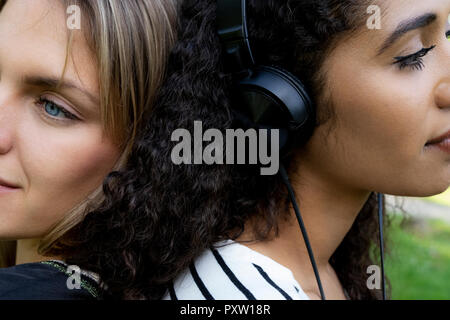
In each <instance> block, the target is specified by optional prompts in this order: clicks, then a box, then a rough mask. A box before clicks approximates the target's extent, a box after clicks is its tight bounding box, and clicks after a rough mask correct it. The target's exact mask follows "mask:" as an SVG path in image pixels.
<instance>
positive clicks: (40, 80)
mask: <svg viewBox="0 0 450 320" xmlns="http://www.w3.org/2000/svg"><path fill="white" fill-rule="evenodd" d="M23 83H25V84H27V85H30V86H36V87H46V88H51V89H75V90H77V91H80V92H82V93H83V94H84V95H86V96H87V97H88V98H89V99H90V100H91V101H92V102H93V103H94V104H99V99H98V98H97V97H96V96H95V95H93V94H92V93H90V92H89V91H87V90H85V89H83V88H80V87H79V86H77V85H76V84H75V83H73V82H71V81H67V80H66V81H61V79H59V78H53V77H41V76H26V77H24V79H23Z"/></svg>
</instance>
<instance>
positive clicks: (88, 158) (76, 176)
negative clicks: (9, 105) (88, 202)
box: [21, 125, 119, 230]
mask: <svg viewBox="0 0 450 320" xmlns="http://www.w3.org/2000/svg"><path fill="white" fill-rule="evenodd" d="M39 129H40V130H36V131H35V134H34V135H28V136H27V137H25V136H22V137H21V139H22V141H24V143H23V144H22V149H21V151H22V152H23V153H22V159H23V168H24V171H25V174H26V176H27V180H28V181H27V182H28V184H27V189H26V192H25V194H26V196H25V197H26V199H25V203H26V208H25V212H26V218H27V222H28V225H33V222H34V223H35V227H36V228H38V227H37V226H39V228H38V229H41V230H43V229H46V228H48V227H49V226H50V225H51V224H53V223H55V222H56V221H57V220H59V219H60V218H61V217H62V216H63V215H64V213H66V212H67V211H68V210H70V209H71V208H73V207H74V206H75V205H76V204H77V203H79V202H80V201H82V200H83V199H84V198H85V197H86V196H88V195H89V194H90V193H91V192H92V191H93V190H95V189H96V188H97V187H98V186H100V185H101V183H102V181H103V179H104V177H105V176H106V175H107V174H108V173H109V172H110V170H111V169H112V168H113V166H114V164H115V161H116V160H117V158H118V156H119V154H118V150H117V149H116V147H115V146H114V145H112V144H111V143H110V142H108V141H105V140H104V141H102V139H101V138H102V136H101V129H100V128H99V126H87V125H86V126H85V125H83V127H81V126H80V128H79V129H74V130H72V129H55V128H48V129H46V130H43V129H42V128H39ZM58 131H59V132H58ZM31 137H32V138H31Z"/></svg>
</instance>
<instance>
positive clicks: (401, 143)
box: [334, 77, 431, 164]
mask: <svg viewBox="0 0 450 320" xmlns="http://www.w3.org/2000/svg"><path fill="white" fill-rule="evenodd" d="M383 79H384V80H383V81H382V80H381V77H380V79H377V78H376V77H372V78H370V79H360V81H359V82H358V81H355V82H352V83H349V84H348V85H347V86H342V87H340V90H339V91H338V92H339V94H337V95H336V96H335V97H334V98H335V101H337V103H336V114H337V121H338V124H339V127H340V128H341V129H342V131H341V134H342V135H343V137H342V139H343V140H342V141H353V142H354V143H357V145H358V146H359V147H360V148H363V150H366V151H367V152H372V153H377V154H380V155H383V158H384V159H387V158H388V157H389V158H395V159H396V160H398V161H400V160H401V161H402V162H403V164H404V162H405V161H408V159H410V160H414V159H415V160H417V158H418V157H420V156H421V154H422V152H423V148H424V144H425V143H426V141H427V129H428V128H427V122H426V121H425V120H426V118H427V114H428V111H429V110H430V107H429V106H430V103H431V102H430V101H429V95H428V93H427V92H429V91H427V90H426V89H423V88H421V87H416V88H414V87H412V86H411V85H408V83H407V82H406V83H405V82H400V83H399V82H398V81H395V80H394V79H389V77H384V78H383ZM356 80H358V79H356ZM399 84H400V85H399ZM428 132H429V131H428Z"/></svg>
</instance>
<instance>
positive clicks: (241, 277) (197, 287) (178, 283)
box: [163, 240, 309, 300]
mask: <svg viewBox="0 0 450 320" xmlns="http://www.w3.org/2000/svg"><path fill="white" fill-rule="evenodd" d="M163 299H164V300H309V297H308V296H307V295H306V294H305V292H304V291H303V290H302V288H301V287H300V285H299V283H298V282H297V281H296V280H295V278H294V276H293V274H292V272H291V271H290V270H289V269H287V268H286V267H284V266H282V265H281V264H279V263H277V262H275V261H274V260H272V259H271V258H269V257H267V256H265V255H263V254H261V253H259V252H256V251H254V250H252V249H250V248H248V247H246V246H244V245H241V244H239V243H237V242H235V241H232V240H227V241H224V242H220V243H218V244H216V245H215V246H214V247H213V248H211V249H210V250H206V251H205V252H204V253H203V254H202V255H201V256H199V257H198V258H197V259H196V260H195V262H194V263H192V264H191V265H190V267H189V268H188V269H186V270H185V271H184V272H183V273H182V274H180V275H179V276H178V277H177V278H176V279H175V281H174V282H173V284H172V285H171V286H169V290H168V292H167V293H166V295H165V296H164V297H163Z"/></svg>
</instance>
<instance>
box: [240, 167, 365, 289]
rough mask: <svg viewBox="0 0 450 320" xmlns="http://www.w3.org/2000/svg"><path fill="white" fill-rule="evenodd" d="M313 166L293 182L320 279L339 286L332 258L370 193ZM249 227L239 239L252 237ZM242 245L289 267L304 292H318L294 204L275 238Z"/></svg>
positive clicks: (295, 176)
mask: <svg viewBox="0 0 450 320" xmlns="http://www.w3.org/2000/svg"><path fill="white" fill-rule="evenodd" d="M311 169H312V168H302V169H301V170H298V171H297V172H301V173H302V174H301V175H300V174H296V175H294V177H292V178H291V183H292V187H293V188H294V190H295V194H296V195H297V199H296V200H297V204H298V207H299V209H300V213H301V216H302V219H303V223H304V225H305V228H306V232H307V235H308V239H309V242H310V244H311V248H312V251H313V254H314V259H315V262H316V265H317V268H318V271H319V274H320V277H321V280H322V282H323V283H325V282H328V284H329V286H336V283H338V282H339V280H338V279H337V276H336V273H335V272H334V270H333V268H332V267H331V265H330V263H329V260H330V258H331V256H332V255H333V253H334V252H335V251H336V249H337V247H338V246H339V245H340V243H341V242H342V240H343V239H344V237H345V235H346V234H347V233H348V231H349V230H350V228H351V227H352V225H353V223H354V221H355V219H356V217H357V215H358V213H359V212H360V210H361V209H362V207H363V205H364V203H365V202H366V201H367V199H368V197H369V195H370V192H368V191H362V190H358V189H356V188H351V187H348V186H345V185H344V184H342V183H337V182H336V181H333V179H332V178H331V177H330V176H320V175H319V174H314V171H313V170H311ZM247 226H251V223H249V224H247V225H246V227H247ZM250 230H251V228H246V231H245V232H244V233H243V235H242V236H241V237H239V238H238V239H237V240H238V241H240V240H250V239H252V232H251V231H250ZM243 244H244V245H247V246H248V247H250V248H251V249H254V250H256V251H258V252H260V253H262V254H264V255H266V256H268V257H270V258H272V259H274V260H275V261H277V262H278V263H280V264H281V265H284V266H285V267H287V268H288V269H290V270H291V271H292V272H293V274H294V277H295V278H296V280H297V281H298V282H299V283H300V284H301V285H302V287H303V289H304V290H305V291H306V290H309V291H311V292H313V291H314V292H316V291H317V282H316V279H315V276H314V271H313V268H312V266H311V261H310V258H309V254H308V251H307V249H306V246H305V242H304V239H303V236H302V233H301V229H300V227H299V223H298V221H297V218H296V215H295V212H294V209H293V208H292V206H290V212H289V215H288V216H287V219H280V221H279V232H278V235H277V236H276V237H275V236H274V237H273V238H271V240H268V241H262V242H254V243H243ZM324 289H325V288H324Z"/></svg>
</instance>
